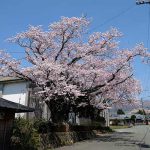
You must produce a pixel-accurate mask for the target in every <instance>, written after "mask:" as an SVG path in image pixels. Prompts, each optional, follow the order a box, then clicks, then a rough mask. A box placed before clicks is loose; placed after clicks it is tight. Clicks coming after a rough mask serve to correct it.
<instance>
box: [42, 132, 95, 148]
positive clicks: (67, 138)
mask: <svg viewBox="0 0 150 150" xmlns="http://www.w3.org/2000/svg"><path fill="white" fill-rule="evenodd" d="M94 137H96V132H95V131H85V132H83V131H82V132H55V133H48V134H40V148H39V150H48V149H50V148H55V147H60V146H64V145H71V144H73V143H75V142H78V141H82V140H86V139H92V138H94Z"/></svg>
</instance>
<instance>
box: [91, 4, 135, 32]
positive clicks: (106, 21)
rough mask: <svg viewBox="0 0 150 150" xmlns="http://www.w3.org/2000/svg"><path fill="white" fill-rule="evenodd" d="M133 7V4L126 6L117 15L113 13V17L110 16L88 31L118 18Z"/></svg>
mask: <svg viewBox="0 0 150 150" xmlns="http://www.w3.org/2000/svg"><path fill="white" fill-rule="evenodd" d="M134 7H135V5H132V6H130V7H128V8H126V9H125V10H123V11H121V12H120V13H118V14H117V15H115V16H113V17H111V18H109V19H107V20H105V21H104V22H103V23H101V24H99V25H97V26H95V27H94V28H92V29H91V30H89V32H92V31H94V30H95V29H98V28H99V27H102V26H103V25H105V24H107V23H109V22H111V21H112V20H115V19H116V18H118V17H120V16H121V15H123V14H125V13H127V12H128V11H130V10H131V9H132V8H134Z"/></svg>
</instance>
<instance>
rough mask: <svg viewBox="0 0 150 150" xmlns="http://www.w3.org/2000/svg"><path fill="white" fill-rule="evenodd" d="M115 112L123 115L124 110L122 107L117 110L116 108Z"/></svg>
mask: <svg viewBox="0 0 150 150" xmlns="http://www.w3.org/2000/svg"><path fill="white" fill-rule="evenodd" d="M117 114H118V115H124V114H125V112H124V111H123V110H122V109H118V110H117Z"/></svg>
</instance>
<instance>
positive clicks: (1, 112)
mask: <svg viewBox="0 0 150 150" xmlns="http://www.w3.org/2000/svg"><path fill="white" fill-rule="evenodd" d="M33 111H34V109H32V108H29V107H27V106H24V105H21V104H19V103H14V102H12V101H8V100H5V99H3V98H0V150H10V147H9V146H10V137H11V131H12V126H13V121H14V118H15V113H21V112H33Z"/></svg>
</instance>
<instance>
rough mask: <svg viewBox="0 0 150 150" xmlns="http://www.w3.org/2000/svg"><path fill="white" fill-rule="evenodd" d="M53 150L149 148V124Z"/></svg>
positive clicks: (133, 149) (144, 149) (119, 130)
mask: <svg viewBox="0 0 150 150" xmlns="http://www.w3.org/2000/svg"><path fill="white" fill-rule="evenodd" d="M55 150H150V126H146V125H142V126H135V127H132V128H127V129H118V130H116V132H115V133H113V134H110V135H99V136H98V137H97V138H95V139H93V140H87V141H83V142H78V143H75V144H73V145H72V146H64V147H61V148H56V149H55Z"/></svg>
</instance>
